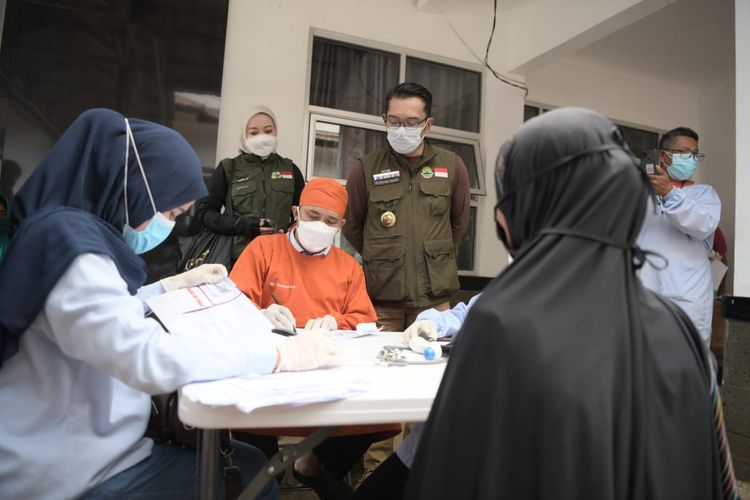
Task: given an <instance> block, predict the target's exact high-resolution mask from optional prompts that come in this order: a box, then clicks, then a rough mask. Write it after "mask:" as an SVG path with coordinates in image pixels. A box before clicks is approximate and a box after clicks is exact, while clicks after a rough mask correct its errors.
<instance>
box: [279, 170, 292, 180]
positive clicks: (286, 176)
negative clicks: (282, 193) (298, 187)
mask: <svg viewBox="0 0 750 500" xmlns="http://www.w3.org/2000/svg"><path fill="white" fill-rule="evenodd" d="M279 173H280V174H281V178H282V179H293V178H294V177H293V176H292V172H291V171H290V170H282V171H280V172H279Z"/></svg>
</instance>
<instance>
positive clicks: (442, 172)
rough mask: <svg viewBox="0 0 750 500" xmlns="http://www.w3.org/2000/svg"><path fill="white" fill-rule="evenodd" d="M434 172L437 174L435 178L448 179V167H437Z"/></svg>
mask: <svg viewBox="0 0 750 500" xmlns="http://www.w3.org/2000/svg"><path fill="white" fill-rule="evenodd" d="M432 170H433V171H434V172H435V177H442V178H444V179H447V178H448V167H435V168H433V169H432Z"/></svg>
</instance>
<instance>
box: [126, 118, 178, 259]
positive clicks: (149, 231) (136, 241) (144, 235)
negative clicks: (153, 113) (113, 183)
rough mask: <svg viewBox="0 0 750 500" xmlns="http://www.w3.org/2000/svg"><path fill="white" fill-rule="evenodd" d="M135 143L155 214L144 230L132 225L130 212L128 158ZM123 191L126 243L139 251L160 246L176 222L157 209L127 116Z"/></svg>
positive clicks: (134, 150)
mask: <svg viewBox="0 0 750 500" xmlns="http://www.w3.org/2000/svg"><path fill="white" fill-rule="evenodd" d="M131 143H132V144H133V152H135V159H136V161H137V162H138V167H139V168H140V170H141V176H142V177H143V182H144V183H145V185H146V192H147V193H148V199H149V200H151V208H153V209H154V216H153V217H152V218H151V220H150V221H149V223H148V225H147V226H146V228H145V229H144V230H143V231H136V230H135V229H133V228H132V227H131V226H130V215H129V214H128V160H129V158H130V156H129V155H130V144H131ZM123 192H124V196H125V226H123V228H122V234H123V236H124V237H125V243H126V244H127V245H128V246H129V247H130V249H131V250H132V251H133V252H135V253H137V254H142V253H146V252H148V251H149V250H152V249H154V248H156V247H157V246H159V244H160V243H162V242H164V240H166V239H167V238H168V237H169V234H170V233H171V232H172V229H173V228H174V224H175V222H174V221H173V220H169V219H167V218H166V217H164V215H162V214H161V213H160V212H158V211H157V210H156V204H155V203H154V197H153V196H152V195H151V188H150V187H149V185H148V180H147V179H146V172H145V171H144V170H143V164H142V163H141V157H140V155H138V148H137V147H136V145H135V138H134V137H133V131H132V130H131V129H130V123H128V119H127V118H125V174H124V181H123Z"/></svg>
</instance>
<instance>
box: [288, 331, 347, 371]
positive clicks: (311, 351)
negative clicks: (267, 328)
mask: <svg viewBox="0 0 750 500" xmlns="http://www.w3.org/2000/svg"><path fill="white" fill-rule="evenodd" d="M276 349H277V351H278V353H279V365H278V366H277V367H276V370H275V371H277V372H298V371H303V370H314V369H315V368H320V367H322V366H333V365H338V364H339V358H338V353H337V352H336V346H335V345H334V343H333V340H331V335H330V334H329V333H328V332H327V331H326V330H322V329H318V330H310V331H306V332H304V333H302V334H300V335H296V336H294V337H288V338H286V339H285V340H283V341H281V342H279V343H278V344H277V345H276Z"/></svg>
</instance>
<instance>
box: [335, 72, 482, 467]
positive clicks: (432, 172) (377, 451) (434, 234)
mask: <svg viewBox="0 0 750 500" xmlns="http://www.w3.org/2000/svg"><path fill="white" fill-rule="evenodd" d="M431 108H432V94H430V91H429V90H427V89H426V88H424V87H423V86H422V85H419V84H417V83H410V82H405V83H402V84H399V85H397V86H396V87H395V88H394V89H393V90H391V91H390V92H388V95H387V96H386V99H385V110H384V111H385V113H384V114H383V121H384V122H385V128H386V132H387V134H388V144H386V145H385V146H384V147H382V148H380V149H377V150H375V151H373V152H371V153H369V154H367V155H365V156H364V157H362V158H360V159H359V160H357V162H356V163H355V164H354V165H353V167H352V169H351V170H350V171H349V177H348V179H347V182H346V189H347V190H348V191H349V206H348V208H347V211H346V217H345V218H346V223H345V224H344V227H343V229H342V232H343V234H344V236H346V238H347V239H348V240H349V242H350V243H351V244H352V246H354V248H355V249H356V250H357V251H358V252H359V253H360V254H362V259H363V265H364V271H365V281H366V283H367V293H368V294H369V296H370V299H371V300H372V303H373V305H374V306H375V312H377V314H378V322H379V323H380V324H381V325H382V326H383V328H384V330H386V331H397V332H398V331H403V330H405V329H406V327H407V326H409V325H411V324H412V323H413V322H414V320H415V319H416V317H417V314H419V313H420V312H421V311H423V310H425V309H430V308H434V309H437V310H445V309H448V308H449V307H450V303H449V302H448V299H449V297H450V295H451V294H452V293H453V292H454V291H456V290H457V289H458V272H457V266H456V252H455V249H456V246H457V245H458V243H459V241H461V238H463V236H464V234H465V233H466V229H467V227H468V224H469V174H468V172H467V171H466V166H465V165H464V162H463V160H462V159H461V157H460V156H458V155H456V154H454V153H452V152H450V151H448V150H446V149H442V148H438V147H435V146H432V145H431V144H429V143H428V142H427V141H426V140H425V135H427V132H429V130H430V128H431V127H432V122H433V118H432V117H431V115H430V112H431ZM409 427H410V426H409V425H408V424H407V430H408V429H409ZM394 444H396V443H394V441H393V440H388V441H381V442H379V443H376V444H374V445H372V446H371V447H370V449H369V450H368V452H367V454H366V455H365V459H364V465H365V471H366V473H368V472H371V471H372V470H374V469H375V467H377V465H378V464H379V463H381V462H382V461H383V460H385V459H386V457H388V456H389V455H390V454H391V452H392V451H393V446H394Z"/></svg>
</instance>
